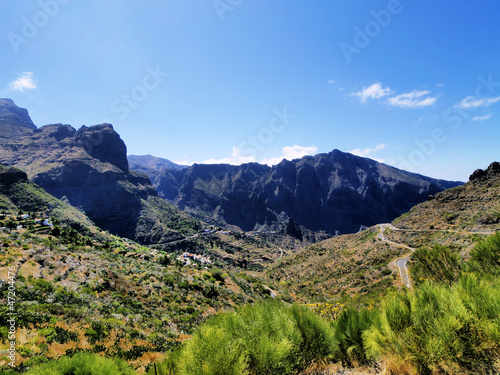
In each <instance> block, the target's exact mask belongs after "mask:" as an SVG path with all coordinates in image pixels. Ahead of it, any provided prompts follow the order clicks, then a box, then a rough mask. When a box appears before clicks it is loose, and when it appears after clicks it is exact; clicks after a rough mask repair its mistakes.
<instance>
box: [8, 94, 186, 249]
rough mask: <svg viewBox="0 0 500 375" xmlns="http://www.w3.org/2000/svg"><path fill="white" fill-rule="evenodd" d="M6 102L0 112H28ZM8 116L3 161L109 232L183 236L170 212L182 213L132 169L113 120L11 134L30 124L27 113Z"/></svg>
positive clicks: (146, 238)
mask: <svg viewBox="0 0 500 375" xmlns="http://www.w3.org/2000/svg"><path fill="white" fill-rule="evenodd" d="M3 103H4V104H5V103H7V104H9V105H3V106H0V118H9V116H10V114H11V113H20V114H23V113H25V112H24V111H25V110H24V111H23V110H20V109H15V108H13V107H12V105H10V103H8V102H5V101H4V102H3ZM12 104H13V103H12ZM14 106H15V105H14ZM2 108H7V110H3V111H2ZM4 113H5V115H4ZM26 113H27V112H26ZM10 118H11V120H10V122H8V123H6V124H0V127H1V129H2V130H1V131H2V132H3V133H5V134H7V135H8V138H9V143H7V144H4V145H2V147H1V148H0V163H1V164H4V165H8V166H13V167H16V168H19V169H21V170H23V171H24V172H26V173H27V175H28V177H29V178H30V179H31V180H32V181H34V182H36V183H37V184H38V185H40V186H41V187H42V188H43V189H44V190H46V191H47V192H48V193H50V194H52V195H53V196H55V197H56V198H60V199H62V200H64V201H66V202H68V203H70V204H71V205H72V206H75V207H77V208H80V209H81V210H83V211H85V213H86V214H87V216H88V217H89V218H90V219H91V220H93V221H94V222H95V224H96V225H98V226H99V227H101V228H103V229H105V230H109V231H110V232H111V233H114V234H118V235H120V236H123V237H127V238H131V239H137V240H140V241H141V242H143V243H152V242H156V241H158V242H162V241H167V240H169V239H175V238H179V237H180V235H179V233H177V232H176V231H172V230H170V229H169V228H168V225H167V224H168V221H169V218H168V217H166V216H168V215H181V216H182V215H183V214H181V213H179V212H178V211H177V212H174V211H173V210H172V209H173V207H167V206H168V204H167V203H166V202H164V201H162V200H161V199H159V198H158V197H157V193H156V191H155V189H154V188H153V186H152V185H151V182H150V180H149V178H148V176H146V175H143V174H140V173H138V172H135V171H130V170H129V168H128V161H127V156H126V155H127V148H126V146H125V143H124V142H123V141H122V139H121V138H120V136H119V135H118V134H117V133H116V132H115V131H114V129H113V126H112V125H110V124H101V125H96V126H91V127H87V126H82V127H81V128H80V129H78V131H77V130H76V129H74V128H73V127H71V126H69V125H62V124H55V125H45V126H42V127H41V128H39V129H37V128H35V129H29V131H26V132H24V131H23V132H21V133H20V132H14V133H13V134H10V133H9V131H10V129H16V128H17V129H18V128H26V126H24V124H25V123H26V119H22V118H21V117H19V118H15V117H12V116H11V117H10ZM16 121H18V122H16ZM165 210H166V211H168V212H169V214H168V215H167V214H165V212H166V211H165ZM148 233H150V234H148Z"/></svg>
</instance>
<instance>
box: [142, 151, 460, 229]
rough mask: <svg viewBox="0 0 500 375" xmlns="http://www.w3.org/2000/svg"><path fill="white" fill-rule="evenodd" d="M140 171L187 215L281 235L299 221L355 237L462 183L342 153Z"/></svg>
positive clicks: (159, 191) (305, 226) (304, 224)
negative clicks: (271, 161) (274, 162)
mask: <svg viewBox="0 0 500 375" xmlns="http://www.w3.org/2000/svg"><path fill="white" fill-rule="evenodd" d="M145 160H147V159H145ZM135 168H136V170H141V171H144V172H145V173H148V175H149V176H150V178H151V181H152V183H153V186H154V187H155V188H156V190H157V191H158V194H159V196H160V197H162V198H164V199H166V200H168V201H169V202H171V203H173V204H175V205H176V206H177V207H179V208H180V209H181V210H184V211H186V212H189V213H195V214H199V215H202V217H203V218H204V219H206V220H214V221H215V222H217V223H223V224H230V225H234V226H237V227H239V228H241V229H243V230H245V231H252V230H258V231H273V230H280V229H282V228H284V227H286V226H288V225H289V224H290V222H291V221H293V222H294V223H296V224H298V225H299V226H302V227H304V228H307V229H308V230H312V231H325V232H327V233H330V234H332V235H335V234H340V233H352V232H356V231H358V230H359V229H360V228H361V227H363V226H371V225H374V224H376V223H380V222H387V221H391V220H393V219H394V218H396V217H398V216H399V215H401V214H403V213H404V212H406V211H408V210H409V209H410V208H411V207H412V206H414V205H415V204H417V203H420V202H423V201H425V200H426V199H427V198H428V196H429V195H433V194H435V193H437V192H439V191H441V190H444V189H448V188H451V187H455V186H458V185H461V184H462V183H461V182H452V181H444V180H438V179H433V178H429V177H425V176H421V175H418V174H414V173H410V172H406V171H403V170H400V169H397V168H394V167H391V166H388V165H386V164H382V163H379V162H376V161H374V160H371V159H367V158H362V157H359V156H355V155H352V154H349V153H344V152H341V151H339V150H333V151H332V152H330V153H327V154H319V155H315V156H305V157H303V158H300V159H295V160H292V161H288V160H283V161H282V162H281V163H279V164H278V165H275V166H273V167H269V166H267V165H261V164H257V163H249V164H243V165H240V166H234V165H228V164H214V165H207V164H194V165H192V166H190V167H185V168H175V169H165V170H163V171H162V170H158V169H154V170H152V169H151V168H149V169H148V168H146V164H135Z"/></svg>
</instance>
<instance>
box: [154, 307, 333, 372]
mask: <svg viewBox="0 0 500 375" xmlns="http://www.w3.org/2000/svg"><path fill="white" fill-rule="evenodd" d="M332 337H333V331H332V330H331V328H330V325H329V323H328V322H327V321H325V320H323V319H322V318H321V317H319V316H316V315H315V314H314V313H312V311H311V310H310V309H309V308H306V307H300V306H293V307H292V308H290V307H287V306H285V305H284V304H283V303H282V302H281V301H276V300H267V301H266V302H263V303H259V304H255V305H246V306H244V307H242V308H240V309H238V310H236V311H235V312H230V313H224V314H219V315H217V316H215V317H213V318H212V319H210V320H209V321H208V322H207V323H206V324H205V325H203V326H201V327H200V328H199V329H198V331H197V332H196V333H195V335H194V337H193V339H192V340H190V341H188V342H187V343H186V344H185V346H184V348H183V349H182V350H181V351H180V353H179V354H178V358H179V359H178V360H175V361H174V360H171V362H170V365H169V367H168V368H169V369H172V368H178V369H179V374H183V375H191V374H206V375H209V374H247V373H251V374H255V375H261V374H262V375H264V374H265V375H272V374H280V375H282V374H292V373H295V372H296V371H297V370H299V369H301V368H304V367H306V366H307V365H308V364H310V362H311V361H315V360H318V361H320V360H323V359H325V358H328V356H329V355H330V354H331V349H332ZM176 356H177V354H176V355H175V356H174V357H173V358H177V357H176ZM169 358H170V357H169ZM164 367H165V366H164V364H162V365H160V366H159V368H164ZM165 373H166V372H165ZM159 374H162V373H161V372H160V373H159Z"/></svg>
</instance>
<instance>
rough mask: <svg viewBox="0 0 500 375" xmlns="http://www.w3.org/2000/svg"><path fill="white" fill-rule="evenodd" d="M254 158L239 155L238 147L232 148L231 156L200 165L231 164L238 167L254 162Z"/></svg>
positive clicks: (210, 160) (207, 161)
mask: <svg viewBox="0 0 500 375" xmlns="http://www.w3.org/2000/svg"><path fill="white" fill-rule="evenodd" d="M255 161H256V160H255V156H243V155H240V149H239V148H238V147H233V151H232V153H231V156H230V157H228V158H223V159H208V160H205V161H203V162H202V164H232V165H240V164H245V163H253V162H255Z"/></svg>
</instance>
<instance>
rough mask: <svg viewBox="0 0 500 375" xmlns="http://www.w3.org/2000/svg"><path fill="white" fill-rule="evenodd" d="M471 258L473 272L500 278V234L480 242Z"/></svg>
mask: <svg viewBox="0 0 500 375" xmlns="http://www.w3.org/2000/svg"><path fill="white" fill-rule="evenodd" d="M470 256H471V259H470V261H469V268H470V269H471V271H474V272H477V273H480V274H483V275H484V274H487V275H493V276H500V232H498V233H496V234H494V235H492V236H490V237H488V238H487V239H485V240H484V241H481V242H478V243H477V244H476V246H474V249H473V250H472V251H471V254H470Z"/></svg>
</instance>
